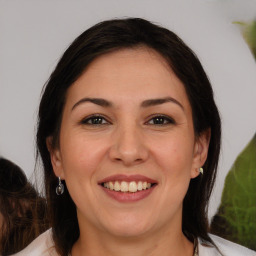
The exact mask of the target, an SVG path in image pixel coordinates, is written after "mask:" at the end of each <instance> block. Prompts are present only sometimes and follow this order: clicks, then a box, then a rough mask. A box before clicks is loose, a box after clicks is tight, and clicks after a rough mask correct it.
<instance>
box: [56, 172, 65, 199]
mask: <svg viewBox="0 0 256 256" xmlns="http://www.w3.org/2000/svg"><path fill="white" fill-rule="evenodd" d="M63 193H64V185H63V184H62V182H61V179H60V177H59V185H58V186H57V187H56V194H57V195H58V196H59V195H62V194H63Z"/></svg>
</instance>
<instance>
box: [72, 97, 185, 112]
mask: <svg viewBox="0 0 256 256" xmlns="http://www.w3.org/2000/svg"><path fill="white" fill-rule="evenodd" d="M85 102H91V103H93V104H96V105H99V106H101V107H112V106H113V104H112V103H111V102H110V101H108V100H105V99H102V98H82V99H81V100H79V101H78V102H76V103H75V104H74V106H73V107H72V109H71V111H72V110H74V109H75V108H76V107H77V106H79V105H80V104H82V103H85ZM168 102H171V103H175V104H177V105H178V106H179V107H180V108H181V109H182V110H183V111H184V107H183V105H182V104H181V103H180V102H179V101H177V100H176V99H174V98H172V97H166V98H159V99H148V100H144V101H143V102H142V103H141V107H143V108H145V107H152V106H156V105H161V104H164V103H168Z"/></svg>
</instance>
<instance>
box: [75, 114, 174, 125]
mask: <svg viewBox="0 0 256 256" xmlns="http://www.w3.org/2000/svg"><path fill="white" fill-rule="evenodd" d="M94 121H95V123H93V122H94ZM102 121H103V122H104V123H102ZM151 121H153V122H154V123H150V122H151ZM80 123H81V124H83V125H95V126H98V125H107V124H111V123H110V122H109V121H108V120H107V119H106V118H105V117H104V116H102V115H100V114H94V115H92V116H89V117H86V118H85V119H83V120H82V121H81V122H80ZM171 124H176V122H175V120H174V119H173V118H171V117H169V116H165V115H155V116H153V117H151V118H150V119H149V120H148V121H147V122H146V125H157V126H161V125H164V126H165V125H171Z"/></svg>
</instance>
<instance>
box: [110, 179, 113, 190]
mask: <svg viewBox="0 0 256 256" xmlns="http://www.w3.org/2000/svg"><path fill="white" fill-rule="evenodd" d="M109 188H110V190H114V184H113V182H112V181H110V182H109Z"/></svg>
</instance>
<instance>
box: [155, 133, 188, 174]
mask: <svg viewBox="0 0 256 256" xmlns="http://www.w3.org/2000/svg"><path fill="white" fill-rule="evenodd" d="M155 145H156V146H155V147H154V148H153V150H152V154H153V155H154V157H155V159H156V161H157V163H158V164H159V165H161V166H162V167H163V168H164V170H165V171H166V172H167V173H169V172H170V173H183V172H187V171H190V170H191V167H192V160H193V143H192V142H191V139H190V140H188V139H187V137H185V136H184V137H179V136H173V137H172V138H169V139H165V140H159V141H158V142H157V143H155Z"/></svg>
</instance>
